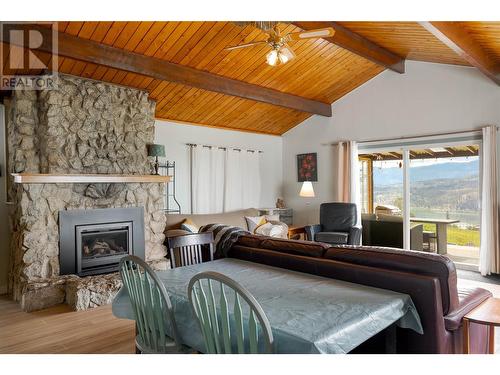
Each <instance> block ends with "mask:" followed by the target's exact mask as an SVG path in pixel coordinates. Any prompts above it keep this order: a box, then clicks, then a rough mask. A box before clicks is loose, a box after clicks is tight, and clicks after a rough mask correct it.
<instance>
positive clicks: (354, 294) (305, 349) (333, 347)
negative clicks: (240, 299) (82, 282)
mask: <svg viewBox="0 0 500 375" xmlns="http://www.w3.org/2000/svg"><path fill="white" fill-rule="evenodd" d="M203 271H215V272H220V273H222V274H225V275H227V276H229V277H231V278H232V279H234V280H236V281H237V282H239V283H240V284H241V285H243V286H244V287H246V288H247V289H248V290H249V291H250V292H251V293H252V294H253V295H254V297H255V298H256V299H257V301H259V303H260V304H261V306H262V308H263V309H264V311H265V313H266V315H267V317H268V319H269V321H270V323H271V326H272V329H273V335H274V339H275V350H276V352H277V353H348V352H349V351H351V350H352V349H354V348H355V347H357V346H358V345H359V344H361V343H363V342H364V341H366V340H367V339H369V338H370V337H372V336H374V335H375V334H377V333H378V332H380V331H382V330H383V329H385V328H387V327H389V326H390V325H391V324H393V323H395V324H396V325H398V326H399V327H402V328H408V329H413V330H414V331H416V332H418V333H422V332H423V330H422V326H421V323H420V318H419V316H418V313H417V311H416V309H415V306H414V305H413V302H412V300H411V298H410V296H408V295H406V294H401V293H396V292H393V291H390V290H385V289H378V288H371V287H367V286H363V285H359V284H353V283H348V282H343V281H339V280H334V279H329V278H325V277H320V276H315V275H310V274H306V273H300V272H295V271H290V270H286V269H283V268H276V267H270V266H266V265H262V264H258V263H253V262H247V261H242V260H238V259H220V260H216V261H213V262H207V263H202V264H198V265H193V266H188V267H181V268H176V269H172V270H167V271H161V272H158V276H159V277H160V279H161V280H162V282H163V283H164V284H165V287H166V288H167V291H168V293H169V295H170V298H171V300H172V304H173V306H174V312H175V317H176V322H177V326H178V329H179V333H180V335H181V339H182V341H183V343H184V344H185V345H187V346H189V347H191V348H194V349H196V350H198V351H200V352H204V350H205V349H204V343H203V338H202V336H201V332H200V330H199V328H198V325H197V323H196V321H195V320H194V317H193V314H192V312H191V307H190V305H189V301H188V297H187V286H188V283H189V280H190V279H191V277H193V276H194V275H195V274H197V273H199V272H203ZM113 314H114V315H115V316H117V317H119V318H128V319H134V315H133V312H132V307H131V305H130V299H129V297H128V294H127V291H126V288H122V289H121V290H120V292H119V293H118V295H117V296H116V297H115V300H114V301H113Z"/></svg>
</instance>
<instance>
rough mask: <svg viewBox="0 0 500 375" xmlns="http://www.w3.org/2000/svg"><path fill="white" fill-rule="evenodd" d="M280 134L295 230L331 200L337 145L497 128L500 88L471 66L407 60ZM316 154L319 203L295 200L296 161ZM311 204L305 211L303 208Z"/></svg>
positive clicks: (313, 218)
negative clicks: (324, 113) (400, 69)
mask: <svg viewBox="0 0 500 375" xmlns="http://www.w3.org/2000/svg"><path fill="white" fill-rule="evenodd" d="M332 109H333V116H332V117H330V118H327V117H321V116H312V117H311V118H309V119H308V120H306V121H304V122H303V123H302V124H300V125H298V126H296V127H295V128H293V129H291V130H290V131H288V132H287V133H285V134H284V136H283V175H284V181H283V183H284V198H285V201H286V203H287V204H288V205H289V206H290V207H291V208H294V209H295V213H294V214H295V217H294V219H295V220H294V223H295V224H307V223H312V222H317V220H318V219H319V213H318V212H319V204H320V203H322V202H328V201H332V200H334V199H335V196H336V186H335V183H334V182H335V179H336V171H335V159H334V154H333V146H332V145H331V144H332V143H334V142H337V141H339V140H356V141H366V140H376V139H390V138H397V137H409V136H416V135H427V134H429V135H430V134H439V133H447V132H455V131H461V130H472V129H477V128H479V127H481V126H484V125H488V124H494V125H500V88H499V87H498V86H497V85H495V84H494V83H493V82H491V81H490V80H489V79H487V78H485V77H484V76H483V75H482V74H481V73H479V72H478V71H477V70H476V69H474V68H468V67H458V66H451V65H442V64H433V63H423V62H415V61H407V63H406V73H405V74H402V75H401V74H398V73H394V72H392V71H385V72H383V73H382V74H379V75H378V76H376V77H375V78H373V79H372V80H370V81H368V82H367V83H365V84H364V85H362V86H360V87H359V88H357V89H356V90H354V91H353V92H351V93H349V94H348V95H346V96H344V97H343V98H342V99H340V100H339V101H337V102H335V103H334V104H333V105H332ZM307 152H317V153H318V182H317V183H314V188H315V192H316V198H313V199H304V198H300V197H299V196H298V192H299V190H300V183H298V182H297V172H296V155H297V154H301V153H307ZM307 203H310V205H307Z"/></svg>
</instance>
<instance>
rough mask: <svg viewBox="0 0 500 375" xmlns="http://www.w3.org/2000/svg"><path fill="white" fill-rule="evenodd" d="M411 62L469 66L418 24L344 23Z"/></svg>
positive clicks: (350, 28) (343, 23) (342, 23)
mask: <svg viewBox="0 0 500 375" xmlns="http://www.w3.org/2000/svg"><path fill="white" fill-rule="evenodd" d="M340 24H341V25H342V26H345V27H347V28H348V29H349V30H352V31H354V32H355V33H357V34H359V35H362V36H363V37H365V38H367V39H369V40H371V41H373V42H375V43H377V44H378V45H380V46H382V47H384V48H386V49H388V50H390V51H392V52H394V53H396V54H398V55H400V56H403V57H405V58H406V59H408V60H419V61H428V62H437V63H443V64H455V65H469V64H468V63H467V61H465V60H464V59H462V58H461V57H460V56H458V55H456V54H455V53H454V52H453V51H452V50H451V49H449V48H448V47H447V46H445V45H443V44H442V43H441V42H440V41H439V40H438V39H437V38H436V37H434V35H432V34H431V33H429V32H428V31H427V30H425V29H424V28H423V27H422V26H420V25H419V24H418V23H417V22H340Z"/></svg>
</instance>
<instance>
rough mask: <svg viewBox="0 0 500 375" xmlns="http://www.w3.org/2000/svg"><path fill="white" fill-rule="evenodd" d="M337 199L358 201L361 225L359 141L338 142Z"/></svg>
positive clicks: (358, 222) (358, 221)
mask: <svg viewBox="0 0 500 375" xmlns="http://www.w3.org/2000/svg"><path fill="white" fill-rule="evenodd" d="M336 153H337V201H338V202H350V203H356V207H357V214H358V219H357V225H361V205H360V202H361V198H360V195H359V162H358V143H357V142H355V141H346V142H339V143H338V144H337V151H336Z"/></svg>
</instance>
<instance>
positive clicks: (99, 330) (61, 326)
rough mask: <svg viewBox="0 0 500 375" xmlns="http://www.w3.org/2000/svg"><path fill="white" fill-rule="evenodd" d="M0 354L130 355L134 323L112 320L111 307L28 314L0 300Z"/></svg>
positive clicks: (60, 307)
mask: <svg viewBox="0 0 500 375" xmlns="http://www.w3.org/2000/svg"><path fill="white" fill-rule="evenodd" d="M0 332H1V334H0V354H9V353H10V354H12V353H24V354H30V353H44V354H59V353H66V354H70V353H72V354H79V353H85V354H112V353H113V354H114V353H120V354H133V353H135V346H134V335H135V331H134V322H133V321H132V320H126V319H118V318H115V317H114V316H113V314H112V312H111V305H107V306H101V307H97V308H95V309H92V310H87V311H71V309H70V308H69V306H67V305H58V306H54V307H51V308H49V309H45V310H41V311H36V312H32V313H26V312H23V311H22V310H21V309H20V307H19V305H18V304H17V303H16V302H14V301H11V300H10V299H8V297H7V296H0Z"/></svg>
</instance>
